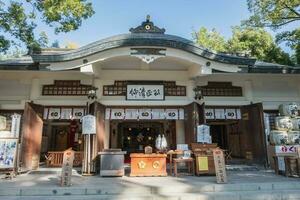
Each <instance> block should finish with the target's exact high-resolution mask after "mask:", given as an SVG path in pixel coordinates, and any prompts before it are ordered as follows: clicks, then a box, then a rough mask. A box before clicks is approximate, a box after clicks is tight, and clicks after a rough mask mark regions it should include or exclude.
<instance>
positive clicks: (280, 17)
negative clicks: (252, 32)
mask: <svg viewBox="0 0 300 200" xmlns="http://www.w3.org/2000/svg"><path fill="white" fill-rule="evenodd" d="M247 2H248V9H249V11H250V12H251V13H252V16H251V17H250V19H249V20H247V21H246V23H248V24H250V25H254V26H261V27H265V26H269V27H272V28H275V29H276V28H280V27H281V26H283V25H286V24H288V23H292V22H295V21H298V20H300V12H299V6H300V1H299V0H247Z"/></svg>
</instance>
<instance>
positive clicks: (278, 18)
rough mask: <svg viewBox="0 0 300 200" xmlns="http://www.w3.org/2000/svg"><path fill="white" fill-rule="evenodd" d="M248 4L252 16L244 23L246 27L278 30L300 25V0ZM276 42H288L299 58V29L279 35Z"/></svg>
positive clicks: (256, 0) (261, 0) (250, 1)
mask: <svg viewBox="0 0 300 200" xmlns="http://www.w3.org/2000/svg"><path fill="white" fill-rule="evenodd" d="M247 2H248V9H249V11H250V12H251V13H252V15H251V16H250V18H249V19H248V20H246V21H244V25H247V26H249V25H250V26H252V27H270V28H272V29H275V30H276V29H279V28H282V27H283V26H285V25H287V24H291V23H297V22H298V23H299V21H300V0H247ZM276 40H277V41H278V42H287V44H288V45H289V46H290V47H291V48H292V49H293V50H295V53H296V55H295V56H296V57H297V56H299V55H298V54H299V52H298V50H297V49H296V47H297V46H299V45H300V29H299V28H295V29H294V30H290V31H284V32H282V33H280V34H278V35H277V36H276ZM297 63H298V64H300V63H299V62H297Z"/></svg>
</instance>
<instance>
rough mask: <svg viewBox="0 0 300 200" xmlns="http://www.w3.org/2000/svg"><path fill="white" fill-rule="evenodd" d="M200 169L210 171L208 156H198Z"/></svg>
mask: <svg viewBox="0 0 300 200" xmlns="http://www.w3.org/2000/svg"><path fill="white" fill-rule="evenodd" d="M197 161H198V169H199V171H208V157H207V156H197Z"/></svg>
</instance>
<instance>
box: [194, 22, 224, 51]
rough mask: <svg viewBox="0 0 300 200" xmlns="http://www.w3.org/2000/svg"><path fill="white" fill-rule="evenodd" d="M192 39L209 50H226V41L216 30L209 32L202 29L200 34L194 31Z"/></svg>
mask: <svg viewBox="0 0 300 200" xmlns="http://www.w3.org/2000/svg"><path fill="white" fill-rule="evenodd" d="M192 37H193V40H194V41H195V42H196V43H197V44H199V45H201V46H203V47H205V48H207V49H211V50H214V51H217V52H222V51H225V50H226V41H225V39H224V37H223V36H221V35H220V33H218V32H217V31H216V30H215V29H212V30H211V31H209V30H207V29H206V28H205V27H201V28H200V29H199V31H198V32H196V31H194V32H193V33H192Z"/></svg>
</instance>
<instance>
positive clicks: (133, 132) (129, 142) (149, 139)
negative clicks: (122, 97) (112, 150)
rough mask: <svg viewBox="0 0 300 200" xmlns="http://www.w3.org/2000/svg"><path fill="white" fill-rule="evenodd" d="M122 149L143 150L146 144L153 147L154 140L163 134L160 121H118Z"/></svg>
mask: <svg viewBox="0 0 300 200" xmlns="http://www.w3.org/2000/svg"><path fill="white" fill-rule="evenodd" d="M118 129H119V131H120V133H121V134H122V137H121V138H120V139H121V141H120V142H121V144H122V149H123V150H124V151H127V152H128V153H137V152H143V151H144V148H145V147H146V146H151V147H152V148H153V149H155V140H156V138H157V137H158V135H159V134H164V127H163V124H162V123H159V122H156V123H151V124H150V123H134V122H133V123H120V124H119V127H118Z"/></svg>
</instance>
